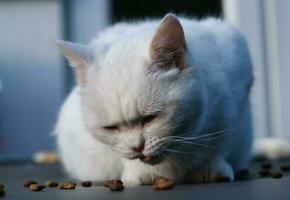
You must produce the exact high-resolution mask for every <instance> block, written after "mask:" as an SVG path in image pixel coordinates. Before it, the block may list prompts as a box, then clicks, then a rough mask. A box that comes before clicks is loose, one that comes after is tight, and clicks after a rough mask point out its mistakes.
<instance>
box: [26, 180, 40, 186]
mask: <svg viewBox="0 0 290 200" xmlns="http://www.w3.org/2000/svg"><path fill="white" fill-rule="evenodd" d="M32 184H37V182H36V181H32V180H28V181H25V182H24V183H23V186H24V187H30V185H32Z"/></svg>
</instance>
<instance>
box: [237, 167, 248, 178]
mask: <svg viewBox="0 0 290 200" xmlns="http://www.w3.org/2000/svg"><path fill="white" fill-rule="evenodd" d="M249 176H250V172H249V170H248V169H243V170H240V171H238V172H237V173H236V174H235V180H247V179H249Z"/></svg>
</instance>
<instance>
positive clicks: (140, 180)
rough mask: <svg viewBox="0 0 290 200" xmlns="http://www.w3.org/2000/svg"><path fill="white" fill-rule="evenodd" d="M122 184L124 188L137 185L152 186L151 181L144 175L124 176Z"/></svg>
mask: <svg viewBox="0 0 290 200" xmlns="http://www.w3.org/2000/svg"><path fill="white" fill-rule="evenodd" d="M122 182H123V184H124V185H125V186H126V187H134V186H139V185H150V184H152V179H151V177H149V176H146V175H143V176H139V175H136V174H124V175H123V176H122Z"/></svg>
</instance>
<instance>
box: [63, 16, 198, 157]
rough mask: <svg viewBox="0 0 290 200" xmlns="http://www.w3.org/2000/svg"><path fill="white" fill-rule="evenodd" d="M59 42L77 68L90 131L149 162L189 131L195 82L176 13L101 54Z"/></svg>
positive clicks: (124, 153) (119, 150)
mask: <svg viewBox="0 0 290 200" xmlns="http://www.w3.org/2000/svg"><path fill="white" fill-rule="evenodd" d="M58 44H59V46H60V48H61V49H62V51H63V53H64V55H65V57H66V58H67V59H68V60H69V62H70V64H71V65H72V67H73V69H74V71H75V74H76V78H77V82H78V85H79V88H80V91H81V94H80V95H81V97H82V113H83V119H84V122H85V124H86V127H87V129H88V130H89V132H90V133H91V134H93V135H94V136H95V137H96V138H97V139H98V140H99V141H101V142H103V143H105V144H107V145H109V146H111V147H112V149H113V150H114V151H116V152H117V153H118V154H120V155H122V156H123V157H126V158H129V159H135V158H141V160H144V161H148V162H150V160H153V159H157V156H158V157H162V154H164V153H166V152H167V150H166V148H167V147H168V146H169V145H170V144H171V141H172V136H176V135H177V134H183V133H181V131H182V130H184V131H186V129H184V127H185V126H184V123H186V121H187V119H188V118H190V117H192V113H191V112H193V108H192V107H193V106H192V104H193V101H194V100H193V99H194V97H193V96H194V94H193V93H192V88H193V87H196V84H195V82H194V76H195V75H194V73H192V68H191V67H189V66H188V65H189V64H188V62H187V48H186V42H185V37H184V32H183V28H182V26H181V24H180V22H179V20H178V19H177V18H176V17H175V16H174V15H171V14H169V15H167V16H165V17H164V19H162V21H161V22H160V24H159V25H158V26H157V27H156V29H155V30H152V31H148V32H147V33H143V32H142V31H140V34H139V35H132V36H130V37H122V36H120V40H119V41H118V42H115V43H113V44H111V45H110V46H109V47H108V49H107V50H106V52H105V53H103V54H102V57H100V55H99V54H98V53H96V52H95V51H93V49H90V48H89V47H86V46H81V45H77V44H73V43H68V42H59V43H58ZM189 80H190V81H189ZM191 93H192V94H191ZM177 130H179V131H177ZM80 134H81V133H80ZM157 160H158V159H157ZM159 160H162V159H159Z"/></svg>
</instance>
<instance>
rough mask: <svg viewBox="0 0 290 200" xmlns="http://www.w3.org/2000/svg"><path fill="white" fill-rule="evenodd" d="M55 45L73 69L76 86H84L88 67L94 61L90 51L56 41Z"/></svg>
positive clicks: (83, 47)
mask: <svg viewBox="0 0 290 200" xmlns="http://www.w3.org/2000/svg"><path fill="white" fill-rule="evenodd" d="M56 44H57V45H58V47H59V48H60V50H61V51H62V53H63V55H64V56H65V57H66V59H67V60H68V62H69V64H70V65H71V66H72V67H73V69H74V73H75V76H76V79H77V82H78V84H79V85H80V86H84V85H85V84H86V81H87V71H88V67H89V65H90V64H92V63H93V60H94V55H93V53H92V51H91V49H90V48H89V47H87V46H84V45H80V44H75V43H72V42H65V41H57V42H56Z"/></svg>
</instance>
